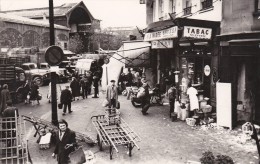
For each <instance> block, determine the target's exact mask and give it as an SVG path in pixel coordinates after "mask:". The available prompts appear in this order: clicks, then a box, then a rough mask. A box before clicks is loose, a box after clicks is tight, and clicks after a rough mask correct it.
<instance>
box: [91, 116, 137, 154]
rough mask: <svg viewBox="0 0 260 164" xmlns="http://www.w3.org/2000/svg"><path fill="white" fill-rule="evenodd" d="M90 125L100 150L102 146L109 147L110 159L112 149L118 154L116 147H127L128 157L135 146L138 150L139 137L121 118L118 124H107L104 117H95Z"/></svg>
mask: <svg viewBox="0 0 260 164" xmlns="http://www.w3.org/2000/svg"><path fill="white" fill-rule="evenodd" d="M91 120H92V123H93V125H94V127H95V128H96V130H97V133H98V134H97V140H98V145H99V148H100V150H102V149H103V144H104V146H109V152H110V159H112V156H113V149H115V151H116V152H117V153H118V152H119V151H118V149H117V147H116V146H117V145H123V146H127V148H128V151H129V152H128V153H129V156H130V157H131V156H132V149H133V148H134V147H135V146H136V147H137V149H138V150H140V148H139V147H138V145H137V144H136V142H139V141H141V139H140V137H139V136H138V135H137V134H136V133H135V132H134V131H133V130H132V129H131V128H130V127H129V126H128V124H127V123H126V122H125V121H124V120H123V119H122V118H121V121H120V123H118V124H109V123H108V122H107V121H106V119H105V115H97V116H92V117H91Z"/></svg>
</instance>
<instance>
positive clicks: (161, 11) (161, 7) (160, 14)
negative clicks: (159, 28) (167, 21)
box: [158, 0, 164, 19]
mask: <svg viewBox="0 0 260 164" xmlns="http://www.w3.org/2000/svg"><path fill="white" fill-rule="evenodd" d="M163 1H164V0H159V7H158V17H159V19H161V18H162V17H163V5H164V4H163Z"/></svg>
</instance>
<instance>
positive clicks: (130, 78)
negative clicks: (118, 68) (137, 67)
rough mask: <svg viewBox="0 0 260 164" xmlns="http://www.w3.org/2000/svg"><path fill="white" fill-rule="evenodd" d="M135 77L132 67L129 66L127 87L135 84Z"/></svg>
mask: <svg viewBox="0 0 260 164" xmlns="http://www.w3.org/2000/svg"><path fill="white" fill-rule="evenodd" d="M133 79H134V75H133V74H132V73H131V69H130V68H128V73H127V74H126V80H127V83H126V86H127V87H131V86H132V85H133Z"/></svg>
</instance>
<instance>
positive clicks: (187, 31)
mask: <svg viewBox="0 0 260 164" xmlns="http://www.w3.org/2000/svg"><path fill="white" fill-rule="evenodd" d="M211 36H212V29H211V28H202V27H192V26H184V29H183V37H186V38H195V39H211Z"/></svg>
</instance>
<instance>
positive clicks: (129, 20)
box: [0, 0, 146, 28]
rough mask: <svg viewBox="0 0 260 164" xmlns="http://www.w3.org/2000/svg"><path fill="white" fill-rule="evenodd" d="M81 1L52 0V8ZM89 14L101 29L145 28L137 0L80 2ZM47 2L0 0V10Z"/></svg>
mask: <svg viewBox="0 0 260 164" xmlns="http://www.w3.org/2000/svg"><path fill="white" fill-rule="evenodd" d="M80 1H81V0H53V3H54V6H59V5H61V4H64V3H77V2H80ZM82 1H83V2H84V4H85V5H86V7H87V8H88V9H89V11H90V12H91V14H92V15H93V16H94V18H96V19H100V20H102V21H101V27H103V28H105V27H127V26H134V27H135V26H138V27H140V28H145V26H146V9H145V5H144V4H140V3H139V0H82ZM48 5H49V0H0V8H1V10H2V11H5V10H18V9H28V8H40V7H48Z"/></svg>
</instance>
